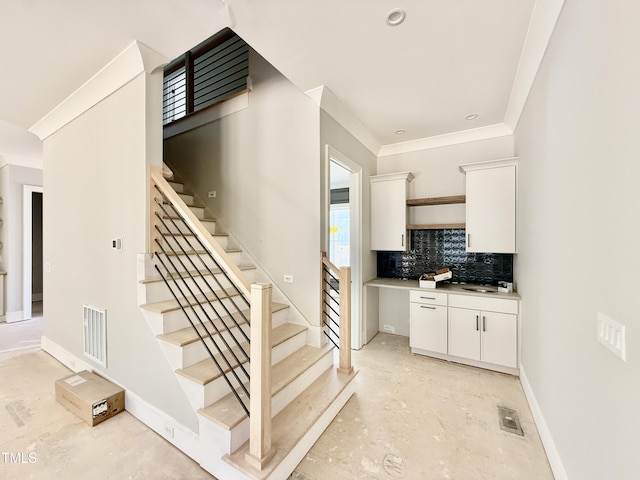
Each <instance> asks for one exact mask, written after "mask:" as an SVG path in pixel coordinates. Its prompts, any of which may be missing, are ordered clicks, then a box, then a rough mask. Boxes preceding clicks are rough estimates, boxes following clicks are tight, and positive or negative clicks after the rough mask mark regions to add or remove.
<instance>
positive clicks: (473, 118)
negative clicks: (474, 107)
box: [464, 113, 478, 120]
mask: <svg viewBox="0 0 640 480" xmlns="http://www.w3.org/2000/svg"><path fill="white" fill-rule="evenodd" d="M464 118H465V119H466V120H475V119H476V118H478V114H477V113H470V114H469V115H467V116H466V117H464Z"/></svg>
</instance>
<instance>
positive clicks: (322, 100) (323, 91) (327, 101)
mask: <svg viewBox="0 0 640 480" xmlns="http://www.w3.org/2000/svg"><path fill="white" fill-rule="evenodd" d="M305 93H306V94H307V95H308V96H309V97H310V98H311V99H312V100H313V101H314V102H315V103H316V104H317V105H318V107H320V108H321V109H322V110H324V111H325V112H326V113H327V114H329V115H330V116H331V117H332V118H333V119H334V120H335V121H336V122H338V123H339V124H340V125H342V127H344V129H345V130H347V131H348V132H349V133H350V134H351V135H353V136H354V137H355V138H356V139H357V140H358V141H359V142H360V143H362V145H364V146H365V147H366V148H367V149H368V150H369V151H370V152H371V153H373V154H374V155H378V152H379V151H380V146H381V145H380V142H379V141H378V139H377V138H376V137H374V136H373V134H372V133H371V132H370V131H369V130H368V129H367V127H365V126H364V125H363V124H362V123H361V122H360V120H358V119H357V118H356V116H355V115H354V114H353V113H351V112H350V111H349V109H347V107H345V106H344V104H342V103H341V102H340V100H338V99H337V98H336V96H335V95H334V94H333V92H331V90H329V89H328V88H327V87H326V86H325V85H322V86H320V87H316V88H312V89H311V90H307V91H306V92H305Z"/></svg>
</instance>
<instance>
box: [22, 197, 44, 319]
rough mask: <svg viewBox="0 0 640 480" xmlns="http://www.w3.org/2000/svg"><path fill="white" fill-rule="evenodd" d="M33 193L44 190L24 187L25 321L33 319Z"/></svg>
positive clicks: (23, 263)
mask: <svg viewBox="0 0 640 480" xmlns="http://www.w3.org/2000/svg"><path fill="white" fill-rule="evenodd" d="M33 193H43V188H42V187H38V186H35V185H23V186H22V310H23V312H24V317H23V318H24V319H25V320H28V319H30V318H31V303H32V302H33V299H32V296H31V279H32V278H31V277H32V275H31V264H32V262H31V260H32V258H31V254H32V250H31V244H32V242H33V225H32V217H33V202H32V194H33Z"/></svg>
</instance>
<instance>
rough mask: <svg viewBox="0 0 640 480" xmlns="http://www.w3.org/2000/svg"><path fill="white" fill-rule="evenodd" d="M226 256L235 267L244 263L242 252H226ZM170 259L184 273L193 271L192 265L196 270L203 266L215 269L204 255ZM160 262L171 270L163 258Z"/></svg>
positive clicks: (211, 261)
mask: <svg viewBox="0 0 640 480" xmlns="http://www.w3.org/2000/svg"><path fill="white" fill-rule="evenodd" d="M227 256H228V257H229V258H230V259H231V261H232V262H233V263H235V264H236V265H242V264H243V263H244V262H245V258H244V255H243V254H242V252H238V251H233V252H227ZM170 257H171V260H172V261H173V265H174V266H175V267H176V268H177V269H178V271H184V270H185V269H186V270H193V266H192V265H195V266H196V268H198V269H199V268H204V267H203V264H204V265H206V266H208V267H209V268H217V267H216V264H215V262H214V261H213V260H212V259H211V257H209V255H208V254H206V253H205V254H201V255H197V254H191V255H188V257H189V259H187V258H186V257H187V255H184V254H179V255H171V256H170ZM175 257H180V258H179V259H178V258H175ZM162 261H163V262H165V264H166V265H167V268H173V267H172V266H171V263H168V262H167V260H166V259H165V258H163V259H162ZM160 266H161V267H162V264H160Z"/></svg>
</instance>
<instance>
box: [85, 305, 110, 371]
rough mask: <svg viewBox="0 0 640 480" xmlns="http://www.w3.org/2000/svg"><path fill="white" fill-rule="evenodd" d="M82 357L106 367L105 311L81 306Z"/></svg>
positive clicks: (89, 306)
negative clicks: (82, 325) (82, 326)
mask: <svg viewBox="0 0 640 480" xmlns="http://www.w3.org/2000/svg"><path fill="white" fill-rule="evenodd" d="M82 310H83V321H84V356H85V357H87V358H90V359H91V360H93V361H94V362H96V363H97V364H98V365H101V366H103V367H105V368H106V367H107V311H106V310H104V309H101V308H96V307H92V306H91V305H83V307H82Z"/></svg>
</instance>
